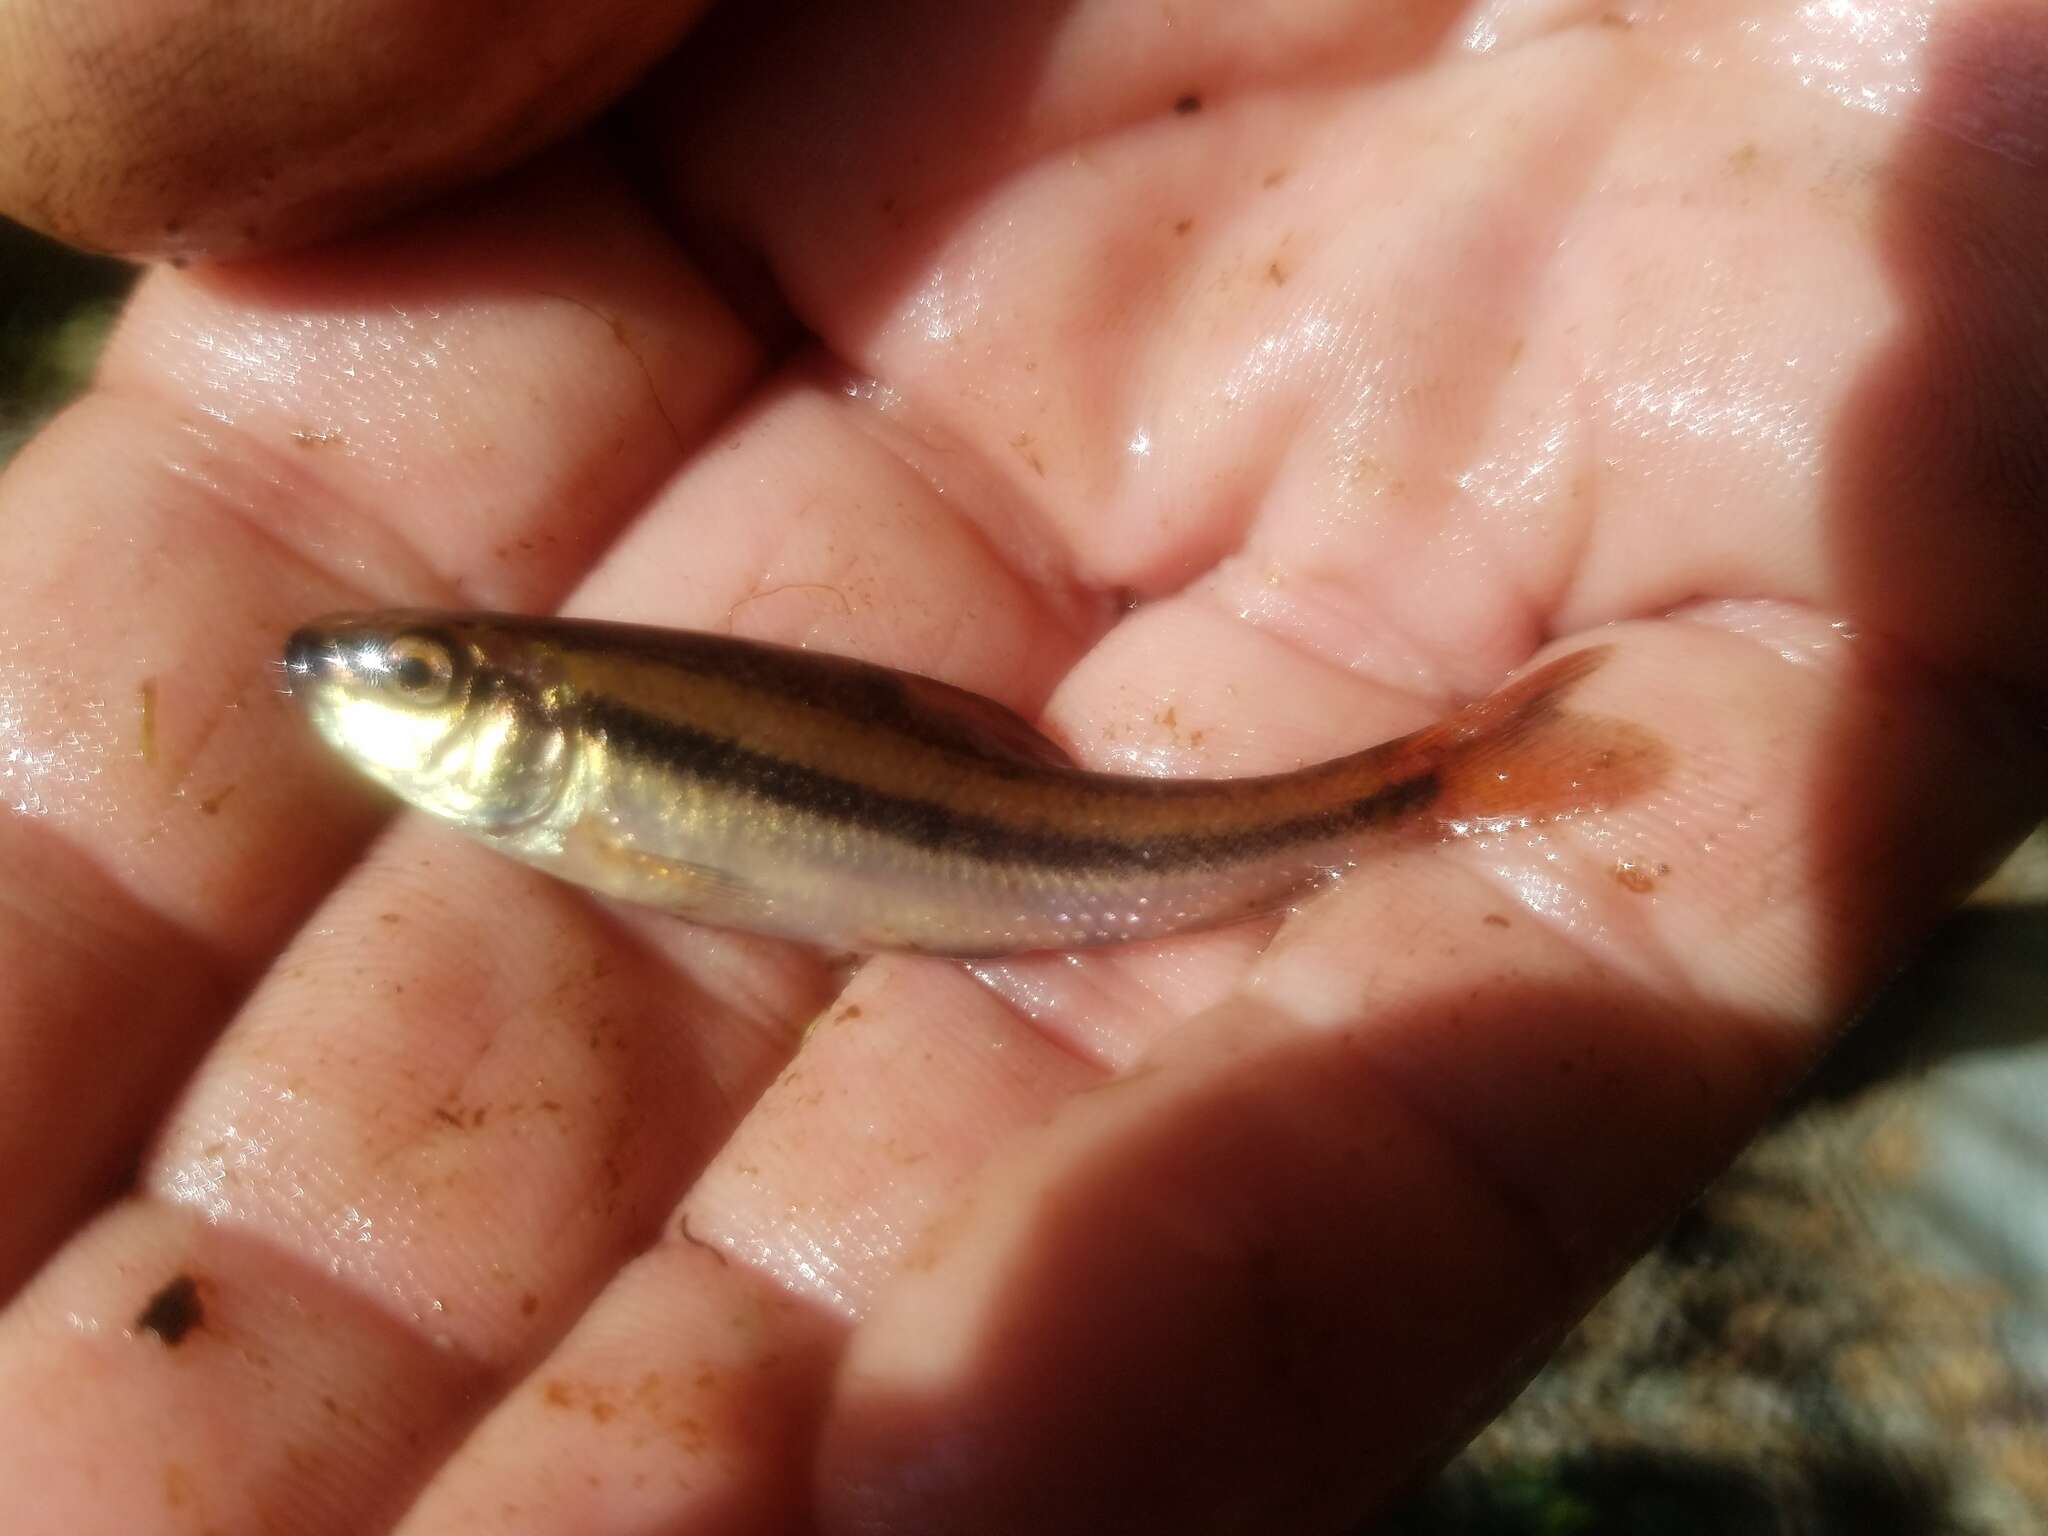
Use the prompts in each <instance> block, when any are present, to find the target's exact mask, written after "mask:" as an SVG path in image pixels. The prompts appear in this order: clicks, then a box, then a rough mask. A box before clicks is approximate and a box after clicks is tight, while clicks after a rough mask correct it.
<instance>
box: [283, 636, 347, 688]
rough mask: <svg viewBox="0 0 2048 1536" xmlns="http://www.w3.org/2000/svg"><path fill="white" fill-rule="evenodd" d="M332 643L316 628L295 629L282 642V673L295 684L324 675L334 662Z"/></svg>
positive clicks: (310, 680) (294, 685)
mask: <svg viewBox="0 0 2048 1536" xmlns="http://www.w3.org/2000/svg"><path fill="white" fill-rule="evenodd" d="M334 660H335V655H334V644H333V642H332V641H330V640H329V639H328V638H327V636H326V635H325V634H323V633H322V632H321V631H319V630H317V629H310V628H308V629H295V630H293V631H292V632H291V635H290V637H289V638H287V639H286V641H285V643H284V675H285V677H286V679H287V680H288V681H289V682H290V683H291V684H292V685H293V691H294V692H296V691H297V685H299V684H301V683H306V682H312V681H314V680H316V679H318V678H320V677H323V676H325V675H326V673H327V670H328V668H329V667H331V666H332V665H333V663H334Z"/></svg>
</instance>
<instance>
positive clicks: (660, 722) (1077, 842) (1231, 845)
mask: <svg viewBox="0 0 2048 1536" xmlns="http://www.w3.org/2000/svg"><path fill="white" fill-rule="evenodd" d="M583 719H584V721H585V724H586V726H587V727H588V728H589V729H591V730H593V731H595V732H597V733H599V734H600V735H602V736H603V737H604V738H605V739H606V740H607V741H608V742H610V743H611V744H612V745H613V746H615V747H617V748H619V749H620V750H623V751H625V752H627V753H629V754H632V755H634V756H638V757H642V758H646V759H651V760H653V761H654V762H656V763H657V764H659V765H660V766H662V767H664V768H666V769H668V770H670V771H672V772H675V773H679V774H684V775H688V776H690V777H692V778H697V779H702V780H705V781H708V782H710V783H712V784H716V785H719V786H721V787H722V788H726V789H731V790H734V791H738V792H743V793H746V794H752V795H759V796H761V797H762V798H763V799H766V800H769V801H772V802H774V803H775V804H777V805H782V806H787V807H789V808H790V809H792V810H796V811H801V812H805V813H808V814H810V815H813V816H818V817H822V818H825V819H828V820H836V821H843V822H847V823H850V824H851V825H854V826H858V827H860V828H862V829H863V830H865V831H868V832H872V833H875V834H877V835H880V836H883V837H889V838H894V839H896V840H898V841H900V842H904V843H908V844H911V845H912V846H915V847H919V848H926V849H930V850H932V851H934V852H944V853H949V854H957V855H961V856H963V857H968V858H975V859H980V860H982V861H984V862H987V863H991V864H1011V865H1031V866H1037V867H1041V868H1049V869H1065V870H1072V869H1084V868H1095V869H1117V870H1141V869H1142V870H1161V871H1164V870H1173V869H1181V868H1186V867H1188V866H1191V865H1200V864H1215V863H1224V862H1230V861H1235V860H1240V859H1246V858H1252V857H1256V856H1257V855H1259V854H1263V853H1270V852H1273V851H1275V850H1276V849H1279V848H1281V847H1283V846H1285V845H1287V844H1290V843H1311V842H1317V841H1322V840H1326V839H1330V838H1336V837H1342V836H1344V835H1346V834H1347V833H1352V832H1356V831H1359V830H1361V829H1363V828H1365V827H1368V826H1371V825H1372V824H1374V823H1376V822H1381V821H1385V820H1387V819H1389V818H1390V817H1393V816H1396V815H1398V814H1400V813H1402V812H1404V811H1408V810H1413V809H1415V808H1418V807H1420V806H1422V805H1426V804H1427V803H1428V802H1429V801H1430V800H1432V799H1434V798H1435V796H1436V793H1437V790H1438V781H1437V777H1436V775H1435V774H1434V773H1433V772H1431V773H1423V774H1418V775H1416V776H1415V777H1413V778H1408V779H1402V780H1397V781H1395V782H1393V783H1390V784H1386V785H1383V786H1382V787H1381V788H1380V789H1378V790H1377V791H1375V792H1374V793H1372V794H1370V795H1364V796H1361V797H1359V798H1358V799H1356V800H1352V801H1349V802H1347V803H1345V804H1343V805H1339V806H1335V807H1332V808H1330V809H1328V810H1322V811H1313V812H1309V813H1307V814H1305V815H1301V816H1295V817H1289V818H1287V819H1285V820H1281V821H1274V822H1269V823H1267V824H1265V825H1263V826H1254V827H1242V828H1238V829H1235V830H1233V831H1229V832H1188V833H1179V834H1175V835H1171V836H1165V837H1156V838H1153V839H1151V840H1150V841H1148V842H1145V843H1140V844H1134V843H1128V842H1124V841H1121V840H1119V839H1116V838H1112V837H1091V836H1088V835H1086V834H1080V833H1060V832H1047V831H1041V830H1038V829H1035V828H1018V827H1014V826H1011V825H1009V824H1008V823H1006V822H1003V821H1000V820H998V819H997V818H995V817H992V816H977V815H974V814H972V813H970V812H962V811H956V810H953V809H952V808H950V807H948V806H944V805H940V804H937V803H935V802H933V801H930V800H924V799H920V798H917V797H915V796H910V795H897V794H890V793H888V792H886V791H882V790H877V789H874V788H871V787H869V786H868V785H865V784H858V783H855V782H853V781H852V780H849V779H844V778H841V777H839V776H838V775H836V774H832V773H829V772H826V771H823V770H821V769H816V768H812V767H809V766H807V765H805V764H802V763H794V762H790V761H787V760H786V759H783V758H779V757H774V756H771V755H769V754H766V753H762V752H756V751H753V750H751V749H750V748H747V747H743V746H741V745H739V744H738V743H737V742H734V741H730V740H728V739H726V738H724V737H721V736H715V735H712V734H711V733H709V732H706V731H700V730H697V729H695V728H693V727H691V726H688V725H683V724H680V723H678V722H676V721H673V720H665V719H661V718H658V717H655V716H652V715H648V714H646V713H644V712H642V711H640V710H637V709H634V708H632V707H630V706H628V705H624V704H619V703H616V702H611V701H600V700H586V701H585V702H584V704H583ZM1169 782H1170V781H1169Z"/></svg>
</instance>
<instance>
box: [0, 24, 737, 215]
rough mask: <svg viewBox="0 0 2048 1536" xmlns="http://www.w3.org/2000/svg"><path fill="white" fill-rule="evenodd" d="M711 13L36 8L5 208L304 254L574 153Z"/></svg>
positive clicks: (12, 117) (12, 85)
mask: <svg viewBox="0 0 2048 1536" xmlns="http://www.w3.org/2000/svg"><path fill="white" fill-rule="evenodd" d="M701 9H702V3H701V0H667V3H663V4H657V5H651V6H649V5H619V6H580V7H572V8H569V9H563V8H561V7H556V6H546V5H525V6H519V7H515V8H513V9H512V10H511V11H509V12H508V10H507V8H506V7H504V6H501V5H486V4H461V5H437V6H434V7H431V8H430V9H427V10H422V9H420V8H419V7H417V6H410V5H406V4H402V3H391V0H321V3H318V4H313V5H298V6H287V7H282V8H280V7H277V6H272V5H265V4H262V3H260V0H235V3H232V4H226V5H214V6H208V7H205V8H203V9H200V10H196V11H195V10H194V9H193V8H192V7H190V6H186V5H178V4H172V3H162V0H157V3H143V4H139V5H137V4H105V3H94V4H87V5H83V6H81V5H66V4H61V3H46V0H26V3H23V4H16V5H11V6H9V7H8V9H7V12H6V21H5V27H4V31H0V37H4V39H5V46H4V47H0V140H4V141H5V142H6V143H7V144H8V145H10V146H11V147H12V149H13V151H14V152H13V153H11V154H10V155H9V156H8V157H7V158H6V161H5V163H4V165H0V211H4V212H6V213H7V214H8V215H9V216H10V217H13V218H16V219H18V220H21V221H22V222H25V223H29V224H33V225H36V226H37V227H39V228H42V229H44V230H47V231H49V232H50V233H52V234H55V235H58V236H61V237H62V238H64V239H67V240H71V241H74V242H76V243H79V244H83V245H88V246H93V247H96V248H99V249H103V250H116V251H125V252H129V253H131V254H136V255H143V254H170V253H177V252H211V253H216V254H218V253H223V252H248V251H254V250H259V249H261V250H275V249H277V248H280V247H283V246H288V245H300V244H304V243H306V242H309V241H311V240H313V239H316V238H318V237H321V236H328V235H333V234H335V233H337V232H339V231H341V230H344V229H348V228H351V227H356V226H359V225H362V224H364V223H366V222H367V221H369V220H370V219H373V218H375V217H378V216H380V215H383V214H387V213H389V212H391V211H392V210H393V209H396V208H399V207H402V206H406V205H408V204H412V203H416V202H418V201H420V200H421V199H423V198H425V197H426V196H428V195H429V194H431V193H433V192H436V191H441V190H445V189H447V188H449V187H452V186H454V185H456V184H458V183H462V182H468V181H474V180H477V179H479V178H481V177H483V176H485V175H488V174H490V173H492V172H495V171H498V170H502V169H503V168H505V167H507V166H510V165H512V164H514V163H516V162H518V161H520V160H522V159H525V158H526V157H527V156H529V155H531V154H533V153H534V152H535V151H536V150H537V149H539V148H540V147H542V146H543V145H546V144H548V143H550V142H552V141H554V140H557V139H560V138H561V137H563V136H564V135H565V134H567V133H568V131H569V130H570V129H571V128H573V127H575V126H576V125H577V124H578V123H580V122H581V121H582V120H584V119H585V118H587V117H589V116H590V115H592V114H593V113H595V112H596V111H597V110H598V109H599V108H600V107H601V106H603V105H604V104H605V103H606V102H608V101H609V100H610V99H611V98H612V97H613V96H615V95H616V94H617V93H618V92H619V91H620V90H622V89H623V88H624V87H625V86H626V84H627V83H628V82H629V81H631V80H632V79H633V77H634V76H635V75H637V74H639V73H640V72H641V71H642V70H644V69H645V68H647V66H648V65H649V64H650V63H652V62H653V61H654V60H655V59H656V58H657V57H659V56H660V54H661V53H663V52H664V51H665V50H666V49H667V48H668V47H669V46H670V45H671V43H673V41H674V40H675V39H676V37H678V36H679V35H681V33H682V32H683V30H684V29H685V28H686V27H687V26H688V24H689V22H690V21H691V19H692V18H693V17H694V16H695V15H696V14H697V12H698V11H699V10H701Z"/></svg>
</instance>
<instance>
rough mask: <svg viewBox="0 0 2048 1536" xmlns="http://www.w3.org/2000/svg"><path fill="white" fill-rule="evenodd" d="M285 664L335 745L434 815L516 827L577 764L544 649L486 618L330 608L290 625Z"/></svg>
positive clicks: (554, 793)
mask: <svg viewBox="0 0 2048 1536" xmlns="http://www.w3.org/2000/svg"><path fill="white" fill-rule="evenodd" d="M284 667H285V675H286V678H287V679H288V681H289V683H290V685H291V691H292V694H293V696H294V697H295V698H297V699H299V700H300V702H301V703H302V704H303V705H304V706H305V709H306V712H307V714H308V716H309V717H310V718H311V720H312V722H313V725H314V727H315V728H316V729H317V730H318V731H319V732H320V734H321V735H322V736H324V737H325V738H326V739H327V741H328V742H329V744H331V745H332V746H333V747H334V748H335V749H336V750H337V751H339V752H340V753H341V754H342V755H343V756H344V757H346V758H348V760H349V761H350V762H352V763H354V764H355V765H356V766H357V767H358V768H359V769H361V770H362V771H363V772H364V773H366V774H368V775H369V776H370V777H371V778H373V779H375V780H376V781H377V782H378V783H380V784H383V785H384V786H386V787H387V788H388V789H390V790H392V791H393V792H394V793H395V794H397V795H399V796H400V797H401V798H402V799H404V800H405V801H407V802H408V803H409V804H411V805H413V806H416V807H418V808H419V809H420V810H423V811H426V812H427V813H429V814H430V815H434V816H438V817H441V818H442V819H444V820H447V821H453V822H459V823H461V824H462V825H464V826H467V827H470V828H473V829H475V830H477V831H482V832H502V831H510V830H512V829H513V828H516V827H519V826H521V825H523V824H525V823H527V822H529V821H531V820H532V819H533V818H534V817H536V816H539V815H540V814H542V813H543V812H544V811H546V810H547V809H548V807H549V806H550V805H552V804H553V803H554V801H555V800H556V799H557V797H558V796H559V794H560V792H561V790H562V787H563V783H564V781H565V779H566V777H567V775H568V774H569V772H570V764H571V759H572V754H571V752H570V751H569V727H568V725H567V723H566V711H565V709H564V707H563V698H562V695H563V692H564V690H563V688H562V686H561V685H560V683H559V682H558V681H554V680H553V679H552V678H551V674H552V673H553V672H554V671H555V668H553V667H552V666H551V664H550V655H549V652H548V650H547V648H546V647H545V646H544V645H540V644H536V643H535V641H534V640H533V638H532V637H531V636H530V635H528V634H524V633H521V632H518V631H515V630H512V629H509V628H507V627H504V626H500V625H496V624H493V623H491V622H490V621H489V620H488V619H484V618H475V619H471V618H466V617H463V616H460V615H449V614H439V613H437V614H425V613H420V614H410V613H392V612H385V613H374V614H346V613H344V614H333V615H330V616H329V617H327V618H324V619H319V620H316V621H315V622H313V623H311V624H308V625H307V626H305V627H304V628H303V629H300V630H298V631H296V632H294V633H293V635H292V636H291V638H290V639H289V640H287V641H286V642H285V650H284Z"/></svg>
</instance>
